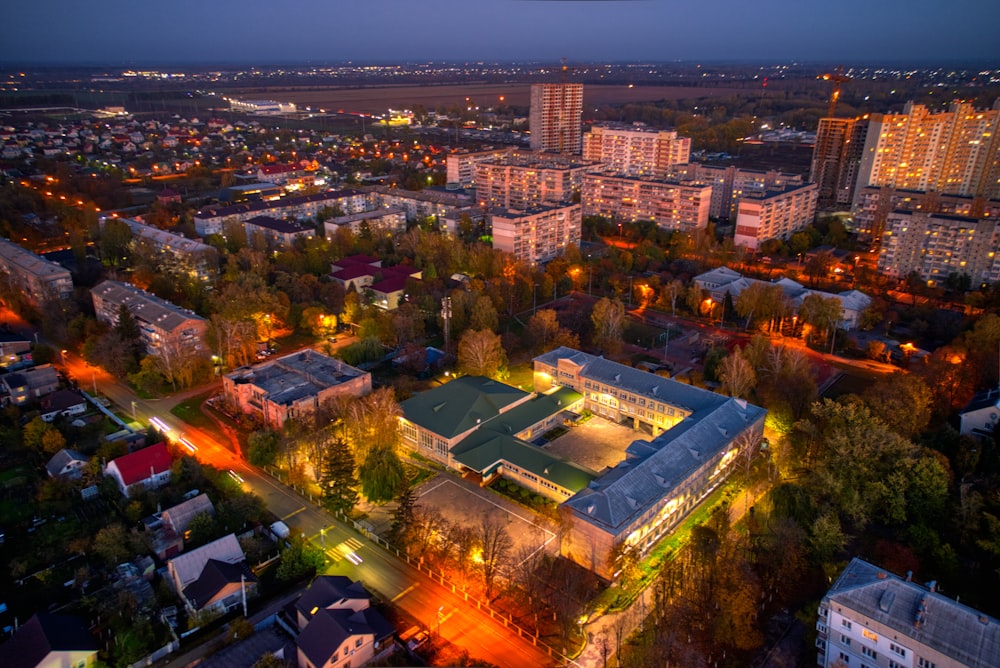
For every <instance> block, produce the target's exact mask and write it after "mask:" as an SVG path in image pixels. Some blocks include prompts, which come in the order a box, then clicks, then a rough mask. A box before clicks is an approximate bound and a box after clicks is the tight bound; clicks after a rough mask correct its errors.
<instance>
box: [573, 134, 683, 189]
mask: <svg viewBox="0 0 1000 668" xmlns="http://www.w3.org/2000/svg"><path fill="white" fill-rule="evenodd" d="M690 157H691V139H690V137H678V136H677V133H676V132H674V131H670V130H657V129H654V128H649V127H646V126H645V125H643V124H641V123H636V124H633V125H623V124H613V123H608V124H601V125H595V126H594V127H593V128H591V129H590V132H587V133H584V135H583V159H584V160H593V161H594V162H599V163H601V164H603V165H605V166H607V167H608V168H609V169H610V170H612V171H614V172H617V173H619V174H622V175H624V176H652V177H654V178H657V179H662V178H665V177H666V174H667V169H668V168H669V167H671V166H672V165H676V164H680V163H685V162H687V161H688V160H689V159H690Z"/></svg>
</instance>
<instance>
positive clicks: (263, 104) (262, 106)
mask: <svg viewBox="0 0 1000 668" xmlns="http://www.w3.org/2000/svg"><path fill="white" fill-rule="evenodd" d="M228 102H229V108H230V109H232V110H233V111H242V112H244V113H247V114H257V115H260V116H273V115H276V114H291V113H295V105H294V104H292V103H291V102H278V101H276V100H237V99H236V98H228Z"/></svg>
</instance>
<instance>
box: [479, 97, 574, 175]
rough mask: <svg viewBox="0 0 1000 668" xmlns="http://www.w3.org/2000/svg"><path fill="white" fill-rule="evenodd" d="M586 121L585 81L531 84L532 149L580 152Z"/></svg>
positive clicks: (529, 124)
mask: <svg viewBox="0 0 1000 668" xmlns="http://www.w3.org/2000/svg"><path fill="white" fill-rule="evenodd" d="M582 122H583V84H580V83H539V84H531V109H530V111H529V114H528V129H529V130H530V131H531V149H532V150H534V151H547V152H551V153H577V154H578V153H580V149H581V148H582V141H581V139H582V135H583V126H582ZM477 179H478V176H477Z"/></svg>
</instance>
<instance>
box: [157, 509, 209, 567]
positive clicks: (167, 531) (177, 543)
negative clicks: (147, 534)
mask: <svg viewBox="0 0 1000 668" xmlns="http://www.w3.org/2000/svg"><path fill="white" fill-rule="evenodd" d="M201 514H206V515H209V516H211V517H215V506H213V505H212V501H211V500H210V499H209V498H208V495H207V494H199V495H198V496H195V497H194V498H191V499H188V500H187V501H184V502H183V503H179V504H177V505H176V506H173V507H171V508H167V509H166V510H164V511H163V512H162V513H161V514H160V516H161V523H160V527H159V530H158V531H157V533H156V536H155V537H154V538H153V549H154V551H155V552H156V555H157V556H158V557H159V558H160V559H169V558H171V557H174V556H177V555H178V554H180V553H181V551H182V550H183V549H184V541H185V540H186V539H187V538H188V537H189V536H188V533H189V532H188V526H189V525H190V524H191V520H193V519H194V518H195V517H197V516H198V515H201Z"/></svg>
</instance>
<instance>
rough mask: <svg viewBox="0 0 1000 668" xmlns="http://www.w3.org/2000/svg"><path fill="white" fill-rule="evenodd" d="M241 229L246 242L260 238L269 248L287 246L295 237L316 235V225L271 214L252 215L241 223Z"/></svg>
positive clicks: (301, 237)
mask: <svg viewBox="0 0 1000 668" xmlns="http://www.w3.org/2000/svg"><path fill="white" fill-rule="evenodd" d="M243 229H244V230H246V233H247V243H249V244H251V245H253V244H254V241H255V240H256V239H261V240H263V242H264V243H265V244H266V245H267V247H268V248H270V249H278V248H289V247H291V245H292V244H293V243H295V240H296V239H312V238H313V237H315V236H316V227H315V226H314V225H312V224H309V223H301V222H299V221H297V220H284V219H283V218H272V217H271V216H254V217H253V218H251V219H250V220H248V221H247V222H245V223H243Z"/></svg>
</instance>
